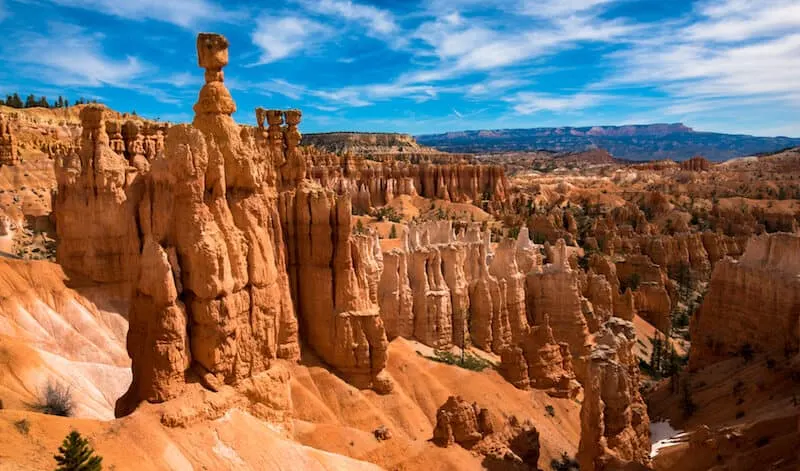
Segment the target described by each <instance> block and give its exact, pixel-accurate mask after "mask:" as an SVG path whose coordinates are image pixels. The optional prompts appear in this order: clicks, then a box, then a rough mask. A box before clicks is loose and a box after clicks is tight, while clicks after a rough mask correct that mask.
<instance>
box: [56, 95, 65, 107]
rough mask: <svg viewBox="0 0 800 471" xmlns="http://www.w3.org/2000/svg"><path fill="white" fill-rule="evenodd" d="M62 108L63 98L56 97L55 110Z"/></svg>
mask: <svg viewBox="0 0 800 471" xmlns="http://www.w3.org/2000/svg"><path fill="white" fill-rule="evenodd" d="M63 107H64V97H62V96H61V95H58V100H56V108H63Z"/></svg>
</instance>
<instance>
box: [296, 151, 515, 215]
mask: <svg viewBox="0 0 800 471" xmlns="http://www.w3.org/2000/svg"><path fill="white" fill-rule="evenodd" d="M309 160H310V161H311V168H310V170H309V174H310V176H311V178H312V179H314V180H315V181H317V182H318V183H320V184H321V185H323V186H325V187H328V188H332V189H334V190H336V191H337V192H338V193H340V194H349V195H350V196H351V198H352V199H353V207H354V208H355V209H356V211H359V212H368V211H369V210H370V209H371V208H373V207H378V206H383V205H385V204H386V203H388V202H389V201H391V200H392V199H393V198H394V197H395V196H399V195H411V196H414V195H419V196H423V197H425V198H436V199H442V200H447V201H453V202H458V203H473V204H476V205H483V204H484V202H485V203H486V204H487V205H490V206H493V207H499V206H502V205H503V204H505V202H506V198H507V194H508V182H507V180H506V177H505V173H504V171H503V168H502V167H500V166H492V165H477V164H465V163H452V164H434V163H428V162H422V163H418V164H414V163H408V162H403V161H400V162H398V161H390V162H386V163H378V162H373V161H368V160H364V159H362V158H357V157H354V156H351V155H346V156H344V157H338V156H335V155H329V154H324V153H315V152H310V155H309Z"/></svg>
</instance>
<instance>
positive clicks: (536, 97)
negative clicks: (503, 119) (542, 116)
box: [506, 92, 607, 115]
mask: <svg viewBox="0 0 800 471" xmlns="http://www.w3.org/2000/svg"><path fill="white" fill-rule="evenodd" d="M606 99H607V97H606V96H604V95H600V94H593V93H576V94H573V95H555V94H548V93H535V92H520V93H517V94H516V95H514V96H512V97H510V98H507V99H506V100H507V101H509V102H511V103H513V107H514V111H516V112H517V113H519V114H523V115H528V114H533V113H537V112H539V111H556V112H566V111H579V110H583V109H586V108H591V107H593V106H596V105H597V104H599V103H600V102H601V101H603V100H606Z"/></svg>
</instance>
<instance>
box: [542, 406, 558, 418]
mask: <svg viewBox="0 0 800 471" xmlns="http://www.w3.org/2000/svg"><path fill="white" fill-rule="evenodd" d="M544 410H545V412H547V415H548V416H549V417H555V416H556V410H555V408H553V406H551V405H550V404H548V405H546V406H544Z"/></svg>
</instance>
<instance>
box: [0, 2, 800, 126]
mask: <svg viewBox="0 0 800 471" xmlns="http://www.w3.org/2000/svg"><path fill="white" fill-rule="evenodd" d="M0 30H2V31H3V32H4V35H3V36H4V41H3V43H2V44H0V60H2V63H3V64H4V67H2V69H0V93H2V94H7V93H11V92H17V91H18V92H20V93H24V94H27V93H31V92H32V93H35V94H37V95H42V94H44V95H47V96H48V97H51V98H52V97H55V96H57V95H59V94H63V95H65V96H68V97H70V98H75V97H78V96H81V95H83V96H87V97H96V98H97V99H99V100H101V101H102V102H104V103H106V104H107V105H109V106H111V107H112V108H114V109H117V110H120V111H131V110H136V111H137V112H138V113H139V114H140V115H144V116H147V117H151V118H156V117H158V118H161V119H166V120H172V121H188V120H191V117H192V109H191V107H192V105H193V103H194V101H195V99H196V97H197V92H198V90H199V87H200V85H201V83H202V77H203V73H202V70H201V69H199V68H198V67H197V63H196V54H195V35H196V33H197V32H199V31H214V32H219V33H223V34H225V35H226V36H227V37H228V39H229V40H230V42H231V48H230V58H231V64H230V65H229V66H228V67H227V68H226V69H225V74H226V83H227V84H228V87H229V88H230V89H231V92H232V93H233V96H234V98H235V99H236V101H237V104H238V106H239V111H238V112H237V114H236V115H235V117H236V119H237V120H238V121H239V122H246V123H253V122H254V120H255V116H254V112H253V109H254V108H255V107H256V106H263V107H267V108H289V107H298V108H301V109H302V110H303V114H304V119H303V123H302V124H301V130H303V131H305V132H317V131H334V130H350V131H396V132H409V133H413V134H423V133H432V132H443V131H454V130H463V129H481V128H493V129H496V128H508V127H539V126H588V125H614V124H633V123H652V122H679V121H680V122H684V123H686V124H687V125H689V126H692V127H694V128H696V129H699V130H707V131H719V132H731V133H749V134H757V135H788V136H800V1H798V0H716V1H707V0H696V1H690V0H426V1H421V2H417V1H412V0H408V1H388V0H380V1H378V0H375V1H372V2H368V1H366V0H359V1H358V2H355V1H348V0H283V1H271V2H231V1H224V2H223V1H221V0H140V1H135V0H0Z"/></svg>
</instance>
